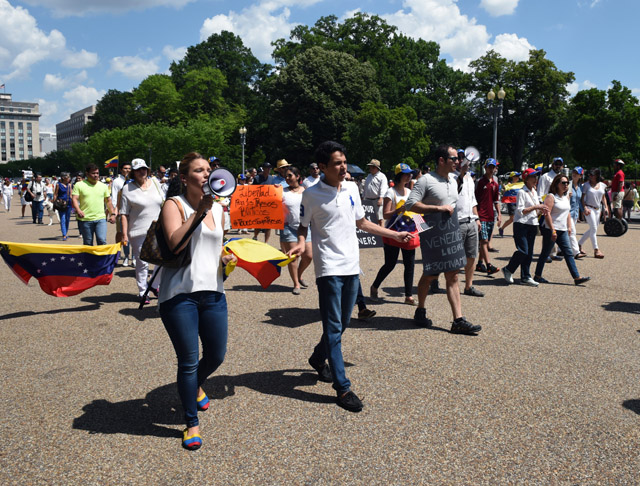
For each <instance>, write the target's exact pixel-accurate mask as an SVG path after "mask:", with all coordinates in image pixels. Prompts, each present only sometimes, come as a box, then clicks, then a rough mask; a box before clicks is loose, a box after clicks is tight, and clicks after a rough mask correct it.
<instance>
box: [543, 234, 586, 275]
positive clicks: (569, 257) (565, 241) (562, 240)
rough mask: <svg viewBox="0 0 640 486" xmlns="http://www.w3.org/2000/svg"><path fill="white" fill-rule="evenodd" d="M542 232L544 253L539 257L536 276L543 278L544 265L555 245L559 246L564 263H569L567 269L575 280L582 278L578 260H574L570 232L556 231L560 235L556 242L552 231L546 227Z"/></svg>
mask: <svg viewBox="0 0 640 486" xmlns="http://www.w3.org/2000/svg"><path fill="white" fill-rule="evenodd" d="M540 231H541V232H542V251H541V252H540V256H539V257H538V264H537V265H536V275H537V276H538V277H542V271H543V270H544V264H545V263H546V262H547V258H548V257H549V255H550V254H551V249H552V248H553V245H554V244H557V245H558V248H560V250H561V251H562V254H563V255H564V261H565V262H566V263H567V268H568V269H569V272H570V273H571V276H572V277H573V278H578V277H580V274H579V273H578V267H576V260H575V258H573V250H572V249H571V242H570V241H569V232H568V231H560V230H558V231H556V234H557V235H558V236H557V238H556V241H555V242H554V241H553V240H552V239H551V230H550V229H549V228H546V227H544V226H543V227H542V228H540Z"/></svg>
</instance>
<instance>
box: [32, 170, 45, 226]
mask: <svg viewBox="0 0 640 486" xmlns="http://www.w3.org/2000/svg"><path fill="white" fill-rule="evenodd" d="M27 192H28V193H29V194H31V196H32V197H33V199H32V201H31V216H32V218H33V224H36V223H37V224H42V213H43V210H44V207H43V205H42V203H43V202H44V199H45V197H46V194H45V192H46V188H45V185H44V182H42V176H41V175H40V174H37V175H36V178H35V180H33V181H32V182H31V184H29V185H28V186H27Z"/></svg>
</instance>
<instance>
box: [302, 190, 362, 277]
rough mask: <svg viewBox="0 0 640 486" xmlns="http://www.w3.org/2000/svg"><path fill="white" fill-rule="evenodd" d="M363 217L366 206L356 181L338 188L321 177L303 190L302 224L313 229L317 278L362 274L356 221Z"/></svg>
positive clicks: (314, 262)
mask: <svg viewBox="0 0 640 486" xmlns="http://www.w3.org/2000/svg"><path fill="white" fill-rule="evenodd" d="M362 218H364V209H363V207H362V203H361V202H360V194H359V192H358V186H357V185H356V184H355V183H354V182H348V181H345V182H343V183H342V184H341V186H340V191H338V188H336V187H333V186H330V185H328V184H326V183H325V182H324V180H321V181H320V182H318V183H317V184H315V185H313V186H311V187H310V188H309V189H307V190H306V191H304V192H303V193H302V203H301V204H300V224H301V225H302V226H305V227H308V226H311V228H312V230H311V231H312V232H313V238H312V246H313V264H314V268H315V271H316V278H320V277H328V276H343V275H358V274H359V273H360V250H359V247H358V237H357V236H356V221H358V220H360V219H362Z"/></svg>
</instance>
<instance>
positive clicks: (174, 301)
mask: <svg viewBox="0 0 640 486" xmlns="http://www.w3.org/2000/svg"><path fill="white" fill-rule="evenodd" d="M210 173H211V168H210V167H209V161H208V160H206V159H204V158H203V157H202V156H201V155H200V154H198V153H196V152H192V153H189V154H187V155H185V156H184V157H183V159H182V160H181V162H180V168H179V177H180V181H181V183H182V188H181V190H182V193H181V194H180V195H179V196H177V197H172V198H170V199H167V202H166V203H165V205H164V207H163V209H162V213H161V214H160V221H161V226H162V229H163V231H164V235H165V238H166V240H167V242H168V244H169V247H170V248H172V249H173V251H174V252H177V251H179V250H181V249H182V248H187V250H186V251H189V252H190V255H191V262H190V263H189V264H188V265H186V266H184V267H177V268H164V270H163V275H162V279H163V280H162V286H161V287H160V294H159V296H158V300H159V302H160V317H161V318H162V323H163V324H164V327H165V329H166V330H167V333H168V334H169V337H170V338H171V342H172V343H173V347H174V349H175V352H176V356H177V358H178V393H179V394H180V400H181V401H182V405H183V408H184V412H185V421H186V425H187V427H186V429H185V430H184V431H183V438H182V446H183V447H184V448H185V449H188V450H196V449H199V448H200V446H201V445H202V437H201V436H200V428H199V422H198V410H200V411H204V410H207V409H208V408H209V399H208V397H207V395H206V394H205V392H204V390H203V389H202V384H203V383H204V382H205V380H206V379H207V377H208V376H209V375H210V374H211V373H213V372H214V371H215V370H216V369H217V368H218V367H219V366H220V364H221V363H222V361H223V360H224V356H225V353H226V351H227V301H226V298H225V295H224V288H223V285H222V275H223V267H224V266H225V265H226V264H227V263H229V262H231V261H235V260H236V257H235V256H234V255H232V254H223V252H222V240H223V227H224V213H223V211H222V207H221V206H220V205H219V204H214V196H213V194H211V193H209V194H205V190H204V187H205V185H206V186H209V175H210ZM200 221H202V223H199V222H200ZM192 225H197V227H196V229H195V230H194V231H193V233H192V234H191V237H190V238H189V239H188V240H187V242H185V243H184V244H183V245H182V248H176V246H177V245H178V243H180V241H181V239H182V238H183V236H184V235H185V234H187V232H188V231H190V230H191V229H192ZM198 336H200V340H201V341H202V359H200V360H199V361H198V354H199V342H198Z"/></svg>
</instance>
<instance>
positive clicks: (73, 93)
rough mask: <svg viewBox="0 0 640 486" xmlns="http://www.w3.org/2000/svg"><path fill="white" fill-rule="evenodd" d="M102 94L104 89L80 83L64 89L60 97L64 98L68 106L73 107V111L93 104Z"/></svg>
mask: <svg viewBox="0 0 640 486" xmlns="http://www.w3.org/2000/svg"><path fill="white" fill-rule="evenodd" d="M104 94H105V91H104V90H97V89H96V88H94V87H93V86H82V85H80V86H76V87H75V88H73V89H71V90H69V91H66V92H65V93H64V94H63V95H62V97H63V98H64V99H65V100H66V102H67V105H68V107H69V108H75V110H73V111H77V110H81V109H82V108H86V107H87V106H90V105H95V104H96V103H97V102H98V100H99V99H100V98H102V97H103V96H104Z"/></svg>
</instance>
